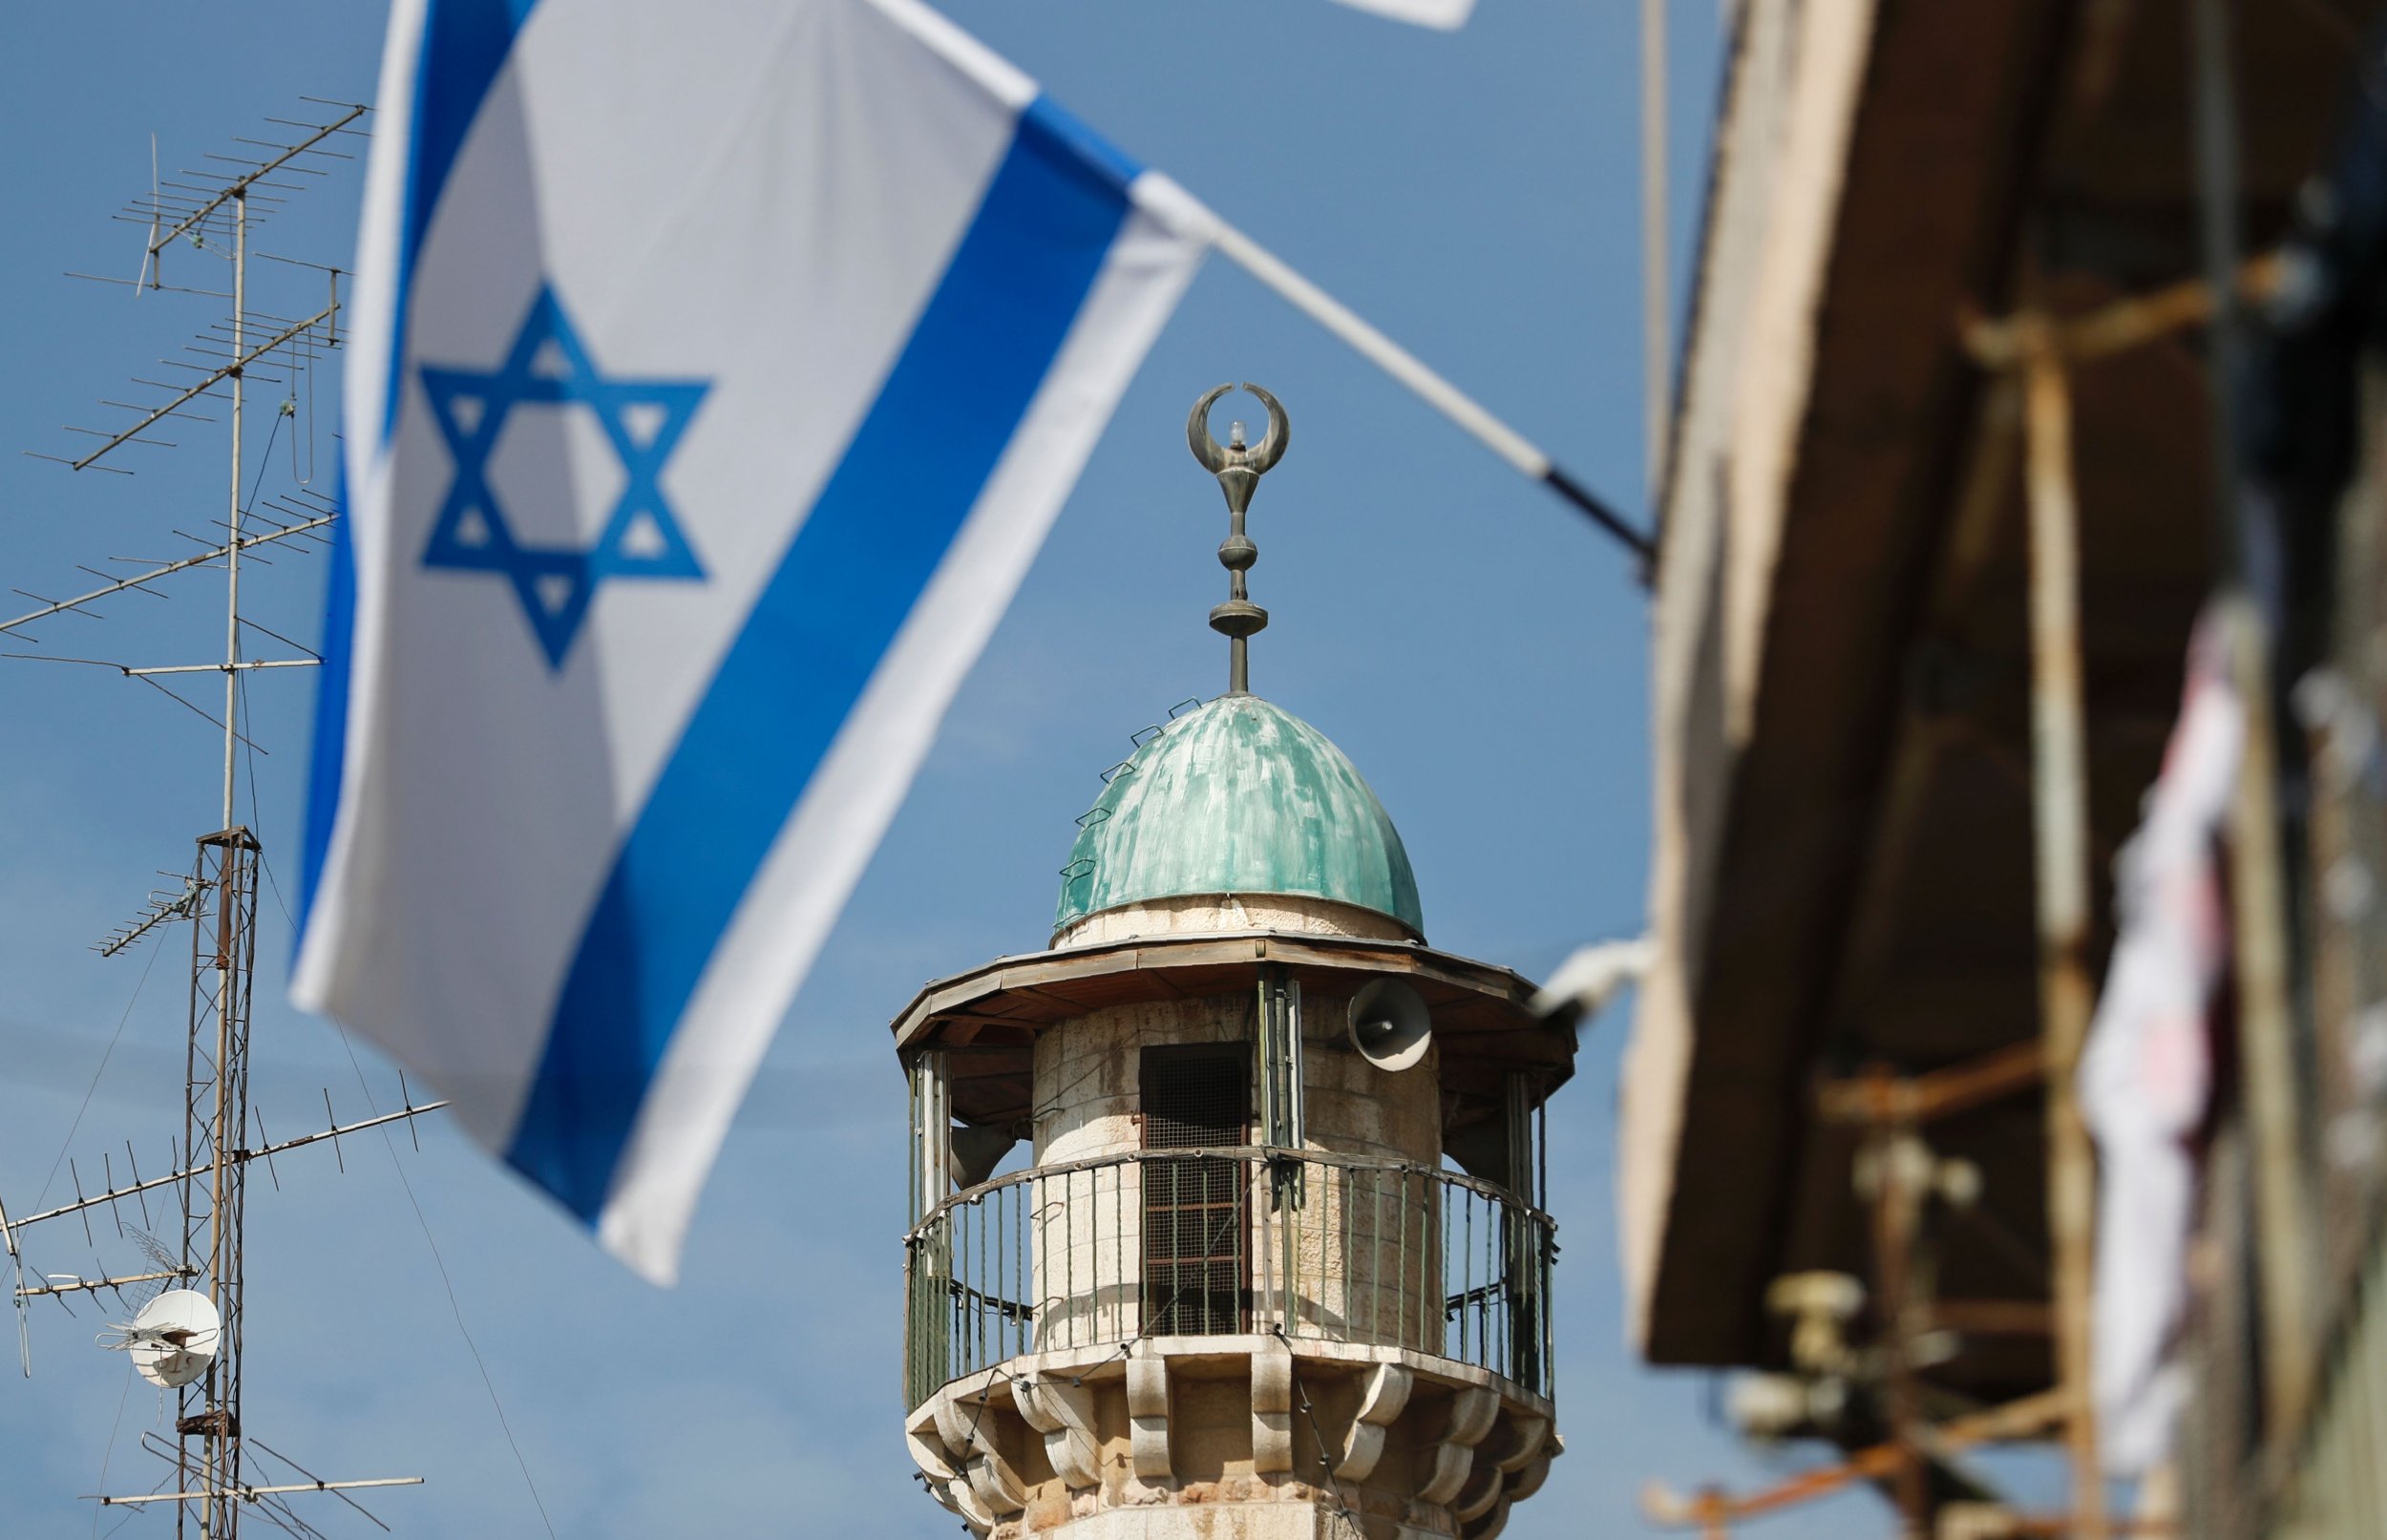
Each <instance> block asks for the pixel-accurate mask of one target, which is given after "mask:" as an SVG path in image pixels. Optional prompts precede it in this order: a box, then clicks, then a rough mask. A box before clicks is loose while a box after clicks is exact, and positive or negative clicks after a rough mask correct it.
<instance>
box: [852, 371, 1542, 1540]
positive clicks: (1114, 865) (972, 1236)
mask: <svg viewBox="0 0 2387 1540" xmlns="http://www.w3.org/2000/svg"><path fill="white" fill-rule="evenodd" d="M1223 390H1225V388H1224V387H1221V388H1220V390H1218V391H1213V392H1211V394H1210V395H1209V396H1206V397H1204V398H1203V400H1202V401H1201V402H1200V403H1199V404H1197V406H1196V407H1195V409H1194V417H1193V425H1192V429H1191V432H1193V442H1194V451H1195V454H1196V455H1197V456H1198V457H1201V458H1202V460H1203V463H1204V464H1205V465H1206V466H1207V467H1208V468H1210V469H1211V470H1213V471H1214V472H1215V473H1217V475H1218V478H1219V481H1220V483H1221V485H1222V486H1223V487H1225V489H1226V491H1227V496H1228V502H1229V506H1230V509H1231V511H1232V513H1233V515H1234V527H1233V531H1232V533H1231V535H1230V536H1229V538H1228V541H1227V543H1226V544H1225V545H1224V546H1222V547H1221V548H1220V559H1221V560H1222V561H1224V562H1225V563H1226V564H1227V565H1228V567H1229V570H1230V572H1231V573H1232V574H1233V595H1232V597H1231V598H1230V600H1229V601H1228V602H1227V603H1225V604H1221V605H1220V606H1219V607H1218V609H1217V610H1216V611H1214V613H1213V624H1214V625H1215V626H1216V627H1217V628H1218V629H1219V630H1221V631H1222V632H1224V633H1225V634H1227V635H1228V636H1229V637H1230V638H1231V639H1232V642H1233V646H1234V652H1235V658H1234V667H1233V671H1232V674H1231V682H1232V686H1233V687H1232V688H1231V690H1230V692H1229V693H1228V694H1225V695H1222V696H1220V697H1218V698H1217V699H1215V700H1213V701H1211V702H1209V703H1208V704H1194V703H1189V707H1190V708H1188V707H1180V708H1179V710H1178V712H1176V713H1172V720H1171V721H1169V722H1168V723H1166V724H1165V725H1162V726H1158V727H1155V728H1150V729H1147V731H1146V732H1145V733H1140V734H1138V735H1137V748H1136V751H1135V753H1134V755H1133V756H1132V757H1131V758H1130V759H1128V760H1126V761H1125V762H1123V763H1122V764H1120V765H1118V766H1116V767H1114V768H1113V770H1111V771H1110V772H1109V775H1108V776H1107V784H1106V786H1105V789H1104V791H1103V793H1102V795H1101V797H1100V798H1099V799H1098V800H1097V801H1096V803H1095V804H1094V807H1093V808H1092V809H1091V810H1090V811H1089V812H1088V813H1087V814H1086V815H1085V816H1084V817H1083V818H1081V819H1080V820H1079V833H1078V836H1077V841H1076V844H1075V847H1074V848H1073V849H1072V850H1071V852H1070V859H1069V862H1068V865H1067V866H1066V867H1065V868H1064V869H1063V872H1062V884H1061V896H1060V904H1059V909H1058V913H1057V915H1056V918H1055V929H1054V933H1053V937H1052V940H1051V944H1050V946H1049V947H1048V948H1047V949H1046V951H1043V952H1040V953H1035V954H1031V955H1028V956H1025V957H1012V958H1003V959H999V960H995V961H993V962H990V963H988V964H986V965H984V966H982V967H979V968H976V969H973V970H971V971H970V972H967V973H962V974H959V975H956V976H955V977H953V978H950V979H945V980H941V981H937V982H935V983H931V984H929V985H928V986H927V987H926V988H924V989H923V990H921V992H920V993H919V996H918V997H917V998H916V999H914V1000H913V1002H911V1003H910V1004H909V1005H908V1006H907V1007H905V1009H904V1011H903V1012H902V1014H901V1015H900V1016H898V1018H897V1019H896V1022H895V1037H896V1047H897V1051H898V1054H899V1055H900V1057H901V1059H902V1063H903V1065H904V1068H905V1071H906V1073H907V1075H908V1077H909V1080H910V1085H911V1107H912V1122H913V1150H914V1158H913V1163H912V1177H911V1184H910V1186H911V1194H912V1197H911V1203H912V1214H911V1218H912V1227H911V1230H910V1232H909V1234H907V1235H906V1236H905V1241H904V1273H905V1299H906V1304H905V1309H906V1317H905V1339H904V1400H903V1404H904V1408H905V1420H904V1431H905V1435H906V1438H907V1440H908V1441H909V1444H910V1446H911V1450H912V1454H913V1458H914V1459H915V1460H916V1461H917V1462H918V1464H919V1468H920V1471H921V1474H922V1476H923V1478H924V1480H925V1482H926V1484H927V1487H928V1489H929V1491H930V1493H931V1494H932V1495H933V1496H935V1497H936V1498H937V1500H938V1501H940V1502H941V1503H943V1504H944V1505H945V1506H946V1507H947V1508H951V1509H953V1510H954V1511H955V1512H956V1513H958V1514H960V1515H961V1518H962V1520H963V1521H964V1522H965V1523H966V1524H967V1525H968V1527H969V1528H970V1529H972V1530H974V1531H975V1532H976V1533H977V1534H979V1535H981V1536H989V1535H991V1536H993V1537H995V1540H1015V1537H1023V1536H1025V1535H1028V1534H1043V1533H1046V1532H1048V1531H1049V1532H1053V1533H1054V1534H1055V1540H1113V1537H1125V1536H1133V1537H1136V1540H1173V1537H1176V1536H1187V1537H1191V1536H1195V1535H1203V1536H1216V1537H1218V1540H1229V1537H1236V1540H1241V1537H1251V1540H1294V1537H1297V1536H1299V1537H1308V1536H1347V1535H1351V1534H1354V1533H1358V1534H1364V1535H1365V1536H1367V1537H1369V1540H1424V1537H1426V1536H1449V1537H1451V1540H1490V1537H1491V1536H1493V1535H1496V1534H1498V1533H1499V1532H1500V1529H1501V1528H1502V1526H1503V1525H1504V1524H1505V1522H1506V1520H1507V1516H1508V1511H1509V1508H1510V1505H1511V1504H1512V1503H1515V1502H1517V1501H1520V1500H1521V1499H1523V1498H1525V1497H1528V1496H1530V1495H1531V1493H1532V1492H1533V1490H1534V1488H1535V1487H1538V1486H1540V1484H1541V1482H1542V1479H1543V1477H1544V1475H1545V1474H1546V1473H1547V1471H1548V1469H1549V1465H1550V1461H1551V1459H1552V1458H1553V1456H1554V1455H1555V1454H1556V1453H1557V1452H1558V1449H1559V1442H1558V1438H1557V1434H1556V1431H1555V1429H1554V1426H1553V1423H1554V1416H1555V1405H1554V1403H1553V1376H1552V1356H1551V1349H1552V1338H1553V1332H1552V1321H1551V1315H1550V1309H1551V1269H1552V1263H1553V1258H1554V1255H1555V1250H1556V1248H1555V1246H1554V1245H1553V1224H1552V1221H1551V1220H1550V1218H1549V1216H1548V1215H1547V1214H1546V1213H1543V1212H1542V1197H1541V1192H1542V1139H1541V1109H1542V1106H1543V1103H1544V1101H1545V1099H1546V1098H1547V1097H1548V1096H1549V1094H1550V1092H1551V1091H1552V1090H1553V1089H1554V1088H1555V1087H1556V1086H1558V1085H1560V1084H1561V1083H1562V1082H1564V1081H1565V1080H1566V1079H1567V1077H1568V1076H1569V1075H1570V1074H1571V1073H1572V1071H1573V1066H1574V1035H1573V1032H1572V1031H1571V1030H1570V1029H1566V1028H1560V1027H1553V1026H1551V1025H1548V1024H1546V1023H1542V1022H1540V1021H1539V1020H1537V1019H1536V1018H1535V1017H1534V1016H1533V1014H1532V1013H1531V1011H1530V1010H1529V1009H1528V1008H1527V1005H1526V1002H1527V1001H1528V999H1529V998H1530V996H1531V992H1532V991H1531V985H1529V984H1528V983H1527V982H1526V981H1524V980H1522V979H1520V978H1519V977H1517V976H1516V975H1515V974H1513V973H1511V972H1510V971H1508V970H1507V969H1505V968H1499V967H1493V966H1489V965H1488V964H1485V963H1481V962H1475V961H1470V960H1467V959H1464V958H1460V957H1454V956H1452V955H1450V954H1448V953H1445V952H1437V951H1435V950H1433V949H1432V948H1431V947H1429V946H1427V945H1426V939H1425V918H1424V915H1423V912H1422V910H1421V908H1420V905H1419V902H1418V894H1417V884H1416V881H1415V879H1414V877H1413V876H1412V875H1411V873H1410V870H1409V862H1408V856H1407V854H1406V853H1405V851H1404V850H1403V849H1402V845H1401V836H1400V835H1399V833H1397V832H1396V831H1395V830H1394V828H1393V825H1392V820H1391V819H1390V818H1389V817H1387V816H1386V815H1385V812H1384V808H1383V806H1382V805H1381V804H1379V803H1378V801H1377V800H1376V797H1375V795H1374V793H1373V792H1371V791H1369V790H1368V787H1367V783H1366V782H1365V781H1364V780H1362V778H1361V776H1360V773H1359V771H1358V770H1357V769H1355V768H1354V767H1353V765H1352V764H1351V762H1350V760H1349V759H1347V758H1346V757H1344V755H1343V754H1342V752H1341V750H1340V749H1336V748H1335V746H1334V745H1333V744H1331V743H1329V742H1328V741H1327V740H1326V739H1325V737H1324V736H1323V735H1321V734H1320V733H1319V732H1318V731H1317V729H1315V728H1311V727H1310V726H1309V725H1308V724H1307V723H1305V722H1302V721H1301V720H1300V719H1299V718H1298V717H1296V716H1294V715H1292V714H1291V713H1290V712H1287V711H1285V710H1282V709H1281V708H1279V707H1276V706H1273V705H1271V704H1269V703H1268V702H1266V701H1263V700H1261V699H1259V698H1258V697H1257V696H1255V695H1252V694H1250V693H1249V692H1248V687H1247V680H1248V671H1247V664H1246V657H1245V647H1246V643H1247V640H1248V638H1249V637H1250V636H1251V635H1253V634H1254V633H1256V632H1257V631H1258V630H1259V629H1260V628H1261V627H1262V626H1264V625H1265V624H1266V623H1267V617H1266V612H1265V611H1263V610H1260V609H1259V608H1258V606H1257V605H1256V604H1253V603H1251V602H1250V601H1249V598H1248V596H1247V595H1246V594H1245V593H1244V573H1245V572H1246V571H1247V570H1248V569H1249V568H1250V567H1251V565H1252V564H1253V561H1254V560H1255V559H1256V558H1257V551H1256V550H1255V548H1254V547H1253V545H1252V542H1251V540H1250V539H1249V538H1248V536H1246V535H1245V533H1244V530H1243V521H1244V517H1243V516H1244V513H1245V510H1246V508H1247V507H1248V505H1249V503H1250V500H1251V494H1252V490H1253V488H1254V486H1255V485H1256V484H1257V480H1258V476H1259V475H1260V474H1262V473H1264V472H1265V471H1266V470H1267V469H1268V467H1269V466H1270V465H1273V464H1274V463H1275V459H1276V456H1277V455H1279V454H1282V453H1283V449H1284V445H1285V437H1286V434H1285V424H1284V415H1283V411H1282V410H1281V408H1279V407H1278V405H1277V403H1276V401H1275V400H1274V399H1273V398H1271V397H1269V396H1268V395H1267V394H1266V393H1265V392H1264V391H1255V393H1256V394H1258V395H1259V396H1260V398H1261V399H1262V400H1263V401H1264V402H1265V403H1266V404H1267V407H1268V410H1269V414H1270V419H1271V426H1270V431H1269V433H1268V436H1267V438H1265V439H1264V440H1263V441H1262V443H1261V444H1260V445H1259V446H1258V448H1257V449H1246V448H1244V446H1243V444H1242V433H1241V425H1240V424H1237V425H1236V432H1235V434H1234V435H1233V437H1232V439H1231V442H1230V444H1229V445H1228V446H1226V447H1224V448H1221V447H1220V446H1218V445H1216V444H1215V443H1214V442H1212V441H1211V440H1210V437H1209V432H1208V427H1207V421H1206V413H1207V411H1208V409H1209V407H1210V405H1211V403H1212V402H1213V401H1214V400H1215V398H1216V397H1217V395H1218V394H1220V393H1222V392H1223ZM1022 1141H1026V1142H1027V1143H1028V1151H1027V1161H1026V1164H1025V1166H1024V1167H1022V1168H1021V1169H1018V1170H1012V1171H1006V1172H1005V1173H1004V1174H1001V1175H996V1174H994V1173H995V1172H996V1171H998V1170H999V1169H1001V1168H1003V1166H1004V1164H1005V1156H1006V1155H1007V1154H1008V1153H1010V1152H1011V1151H1012V1150H1014V1149H1015V1148H1016V1147H1017V1146H1018V1145H1019V1144H1020V1143H1021V1142H1022Z"/></svg>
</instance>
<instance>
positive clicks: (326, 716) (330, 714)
mask: <svg viewBox="0 0 2387 1540" xmlns="http://www.w3.org/2000/svg"><path fill="white" fill-rule="evenodd" d="M338 503H339V508H340V521H339V522H338V523H336V524H334V525H332V526H331V581H330V584H329V589H328V591H327V593H326V594H325V596H324V651H323V664H322V665H321V667H320V668H319V669H318V671H317V673H318V681H319V682H318V683H317V685H316V686H315V742H314V755H313V758H312V760H311V761H310V762H309V765H308V768H307V772H306V834H305V843H303V844H302V845H301V846H300V847H299V912H298V936H297V938H296V939H295V940H294V941H293V942H292V950H294V951H295V950H297V949H298V948H299V947H303V946H305V945H306V927H307V925H308V923H309V922H310V921H311V920H313V919H314V918H315V894H316V892H317V890H318V889H319V887H320V886H321V884H322V882H323V875H324V858H325V857H326V856H327V855H328V854H330V853H331V828H332V824H333V823H334V822H335V821H336V820H337V818H338V816H339V812H340V782H341V779H342V775H343V773H344V771H345V770H346V769H347V765H348V757H349V669H350V668H351V667H352V666H353V665H354V663H355V657H356V636H355V633H356V552H355V549H354V547H353V546H352V545H351V543H350V541H349V498H348V477H347V475H346V474H345V473H344V474H343V475H342V476H341V479H340V496H339V498H338Z"/></svg>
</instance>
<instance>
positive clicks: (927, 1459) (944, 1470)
mask: <svg viewBox="0 0 2387 1540" xmlns="http://www.w3.org/2000/svg"><path fill="white" fill-rule="evenodd" d="M903 1442H904V1444H905V1445H906V1446H908V1447H909V1448H910V1449H911V1451H912V1463H913V1464H914V1465H916V1466H919V1467H920V1474H921V1475H923V1476H926V1477H927V1478H928V1479H929V1480H930V1481H931V1482H932V1483H934V1482H947V1481H951V1480H953V1479H954V1478H955V1477H956V1476H958V1475H960V1474H961V1472H960V1471H959V1470H956V1469H955V1468H954V1466H953V1462H952V1461H951V1460H950V1459H948V1458H947V1457H946V1454H945V1441H944V1435H943V1434H942V1433H940V1432H938V1431H936V1430H935V1429H934V1428H921V1427H907V1428H905V1429H904V1430H903Z"/></svg>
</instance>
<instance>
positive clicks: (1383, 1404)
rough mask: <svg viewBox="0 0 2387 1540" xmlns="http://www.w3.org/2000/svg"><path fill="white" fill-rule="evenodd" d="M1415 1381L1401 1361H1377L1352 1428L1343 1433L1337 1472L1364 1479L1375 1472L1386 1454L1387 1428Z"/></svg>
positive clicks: (1407, 1396)
mask: <svg viewBox="0 0 2387 1540" xmlns="http://www.w3.org/2000/svg"><path fill="white" fill-rule="evenodd" d="M1414 1383H1415V1381H1414V1379H1413V1378H1412V1377H1411V1375H1410V1374H1409V1371H1408V1370H1406V1369H1405V1368H1403V1367H1402V1366H1401V1365H1400V1364H1398V1363H1380V1364H1378V1365H1376V1369H1375V1372H1374V1373H1372V1374H1370V1375H1369V1376H1368V1377H1367V1385H1366V1388H1364V1389H1363V1390H1362V1391H1361V1392H1360V1410H1359V1415H1358V1416H1357V1417H1355V1418H1353V1419H1352V1420H1351V1430H1350V1432H1348V1433H1346V1434H1344V1435H1343V1439H1342V1457H1341V1459H1339V1460H1337V1461H1336V1462H1335V1474H1336V1475H1338V1476H1348V1477H1350V1478H1351V1479H1352V1480H1353V1481H1365V1480H1366V1479H1367V1478H1368V1477H1370V1476H1372V1475H1374V1474H1375V1473H1376V1463H1377V1462H1378V1461H1380V1460H1382V1459H1383V1458H1384V1430H1385V1429H1386V1428H1388V1427H1390V1426H1391V1425H1392V1424H1393V1420H1394V1419H1396V1418H1398V1417H1399V1416H1400V1415H1401V1411H1402V1408H1404V1407H1405V1406H1406V1405H1408V1403H1409V1388H1410V1386H1411V1385H1412V1384H1414Z"/></svg>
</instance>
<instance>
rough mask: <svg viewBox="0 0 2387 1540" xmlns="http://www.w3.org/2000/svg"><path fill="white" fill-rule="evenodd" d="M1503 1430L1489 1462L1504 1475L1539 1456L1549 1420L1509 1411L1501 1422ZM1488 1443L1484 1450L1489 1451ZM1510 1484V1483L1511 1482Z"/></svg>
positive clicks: (1526, 1413)
mask: <svg viewBox="0 0 2387 1540" xmlns="http://www.w3.org/2000/svg"><path fill="white" fill-rule="evenodd" d="M1501 1426H1502V1429H1503V1431H1502V1433H1501V1436H1500V1438H1499V1439H1498V1440H1497V1441H1495V1442H1496V1444H1497V1445H1498V1448H1499V1451H1500V1452H1499V1454H1498V1455H1497V1456H1495V1457H1494V1459H1493V1461H1492V1463H1493V1464H1494V1465H1496V1466H1499V1467H1500V1469H1501V1472H1502V1474H1504V1475H1513V1474H1515V1473H1516V1472H1517V1471H1520V1470H1523V1469H1524V1468H1525V1467H1526V1466H1530V1465H1531V1464H1532V1463H1533V1462H1534V1461H1535V1460H1537V1459H1539V1458H1541V1453H1542V1445H1545V1444H1547V1443H1549V1442H1550V1419H1549V1418H1547V1417H1537V1416H1535V1415H1533V1414H1532V1413H1531V1412H1511V1413H1510V1414H1509V1419H1508V1421H1507V1422H1506V1423H1504V1424H1501ZM1489 1449H1490V1445H1487V1450H1486V1452H1488V1453H1489ZM1511 1485H1513V1484H1511Z"/></svg>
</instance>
